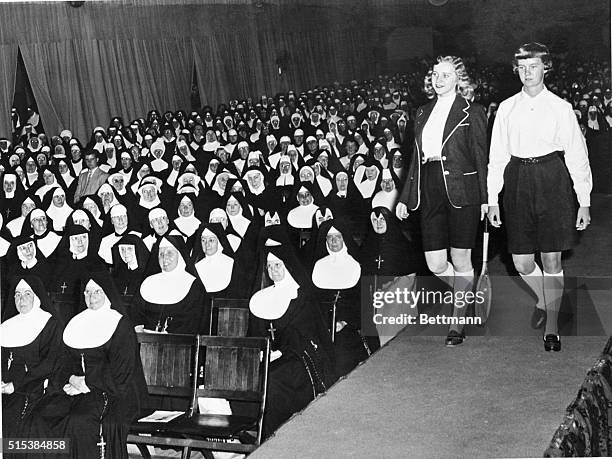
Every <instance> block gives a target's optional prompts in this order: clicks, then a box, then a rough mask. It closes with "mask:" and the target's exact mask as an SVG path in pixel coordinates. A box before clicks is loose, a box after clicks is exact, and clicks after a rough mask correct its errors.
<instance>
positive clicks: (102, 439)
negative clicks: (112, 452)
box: [96, 435, 106, 459]
mask: <svg viewBox="0 0 612 459" xmlns="http://www.w3.org/2000/svg"><path fill="white" fill-rule="evenodd" d="M96 446H99V447H100V459H104V455H105V452H106V448H105V446H106V442H105V441H104V437H103V436H102V435H100V441H99V442H98V443H96Z"/></svg>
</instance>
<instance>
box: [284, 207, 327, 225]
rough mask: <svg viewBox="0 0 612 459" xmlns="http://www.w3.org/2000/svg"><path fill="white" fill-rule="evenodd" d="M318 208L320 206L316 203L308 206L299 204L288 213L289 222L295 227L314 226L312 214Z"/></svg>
mask: <svg viewBox="0 0 612 459" xmlns="http://www.w3.org/2000/svg"><path fill="white" fill-rule="evenodd" d="M318 208H319V206H317V205H316V204H315V203H312V204H308V205H307V206H297V207H296V208H294V209H292V210H291V211H290V212H289V214H287V223H289V225H290V226H292V227H293V228H300V229H307V228H312V216H313V215H314V213H315V212H316V211H317V209H318Z"/></svg>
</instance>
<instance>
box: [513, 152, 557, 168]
mask: <svg viewBox="0 0 612 459" xmlns="http://www.w3.org/2000/svg"><path fill="white" fill-rule="evenodd" d="M559 153H561V152H559V151H553V152H552V153H548V154H547V155H544V156H534V157H531V158H520V157H518V156H511V157H510V160H512V161H515V162H518V163H521V164H526V165H529V164H540V163H545V162H548V161H552V160H553V159H555V158H557V157H559Z"/></svg>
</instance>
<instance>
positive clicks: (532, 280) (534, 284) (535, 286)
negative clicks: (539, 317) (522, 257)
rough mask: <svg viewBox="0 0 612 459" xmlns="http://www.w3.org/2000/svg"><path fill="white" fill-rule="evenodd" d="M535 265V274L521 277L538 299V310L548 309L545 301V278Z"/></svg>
mask: <svg viewBox="0 0 612 459" xmlns="http://www.w3.org/2000/svg"><path fill="white" fill-rule="evenodd" d="M534 264H535V268H533V272H531V273H530V274H521V277H522V278H523V280H524V281H525V283H526V284H527V285H528V286H529V288H531V290H532V291H533V293H535V294H536V296H537V297H538V302H537V303H536V308H539V309H543V310H544V309H546V301H544V277H543V275H542V270H541V269H540V267H539V266H538V264H537V263H534Z"/></svg>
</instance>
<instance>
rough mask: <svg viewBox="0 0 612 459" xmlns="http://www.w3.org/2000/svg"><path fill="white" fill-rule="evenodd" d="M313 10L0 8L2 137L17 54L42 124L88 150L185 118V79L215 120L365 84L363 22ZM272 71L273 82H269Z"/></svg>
mask: <svg viewBox="0 0 612 459" xmlns="http://www.w3.org/2000/svg"><path fill="white" fill-rule="evenodd" d="M346 6H347V5H346V4H345V3H338V5H337V6H335V5H333V4H332V5H330V4H327V3H326V2H324V1H323V0H315V1H310V2H307V4H301V2H284V1H272V2H250V1H249V2H240V1H225V2H224V1H217V2H207V1H204V2H198V1H196V0H176V1H168V0H147V1H144V0H118V1H114V2H85V4H84V5H83V6H81V7H79V8H73V7H71V6H70V5H69V2H55V3H49V2H47V3H36V2H29V3H11V4H7V3H4V4H0V16H2V17H3V19H4V21H3V27H2V28H0V64H1V65H0V110H1V111H2V115H0V126H1V127H0V136H5V135H7V134H8V132H6V131H7V130H8V129H9V126H10V123H9V121H8V114H9V113H10V104H11V102H12V96H13V93H14V77H15V66H16V56H17V47H19V49H20V51H21V54H22V56H23V60H24V63H25V67H26V70H27V72H28V77H29V79H30V82H31V84H32V89H33V92H34V96H35V98H36V101H37V104H38V109H39V112H40V114H41V117H42V118H43V123H44V125H45V127H46V128H47V129H48V130H49V132H50V133H53V134H55V133H57V132H59V131H60V130H61V129H65V128H69V129H71V130H72V131H73V133H74V134H75V135H76V136H78V137H79V138H82V139H86V138H87V137H88V135H89V133H90V132H91V129H93V127H95V126H97V125H98V124H106V123H108V121H109V120H110V118H111V117H113V116H122V117H123V118H124V119H125V120H130V119H133V118H135V117H139V116H145V115H146V113H147V111H148V110H151V109H153V108H157V109H158V110H161V111H165V110H176V109H179V108H183V109H190V92H191V75H192V70H193V68H194V65H195V68H196V69H197V73H198V83H199V91H200V97H201V100H202V102H203V103H205V104H210V105H212V106H213V107H215V108H216V105H217V104H219V103H221V102H227V101H228V100H229V99H231V98H246V97H254V98H255V97H259V96H260V95H261V94H274V93H276V92H278V91H286V90H288V89H295V90H298V91H300V90H303V89H306V88H311V87H313V86H315V85H317V84H326V83H331V82H333V81H335V80H340V81H342V80H350V79H353V78H357V79H360V78H363V77H365V76H368V75H371V74H373V73H374V71H373V69H372V68H370V65H371V62H372V53H371V47H370V45H369V43H370V42H371V40H370V37H369V31H368V30H369V29H368V27H367V18H366V17H365V16H361V15H359V11H360V10H359V9H351V8H346ZM279 65H280V67H281V68H282V73H280V74H279V71H278V69H279Z"/></svg>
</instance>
